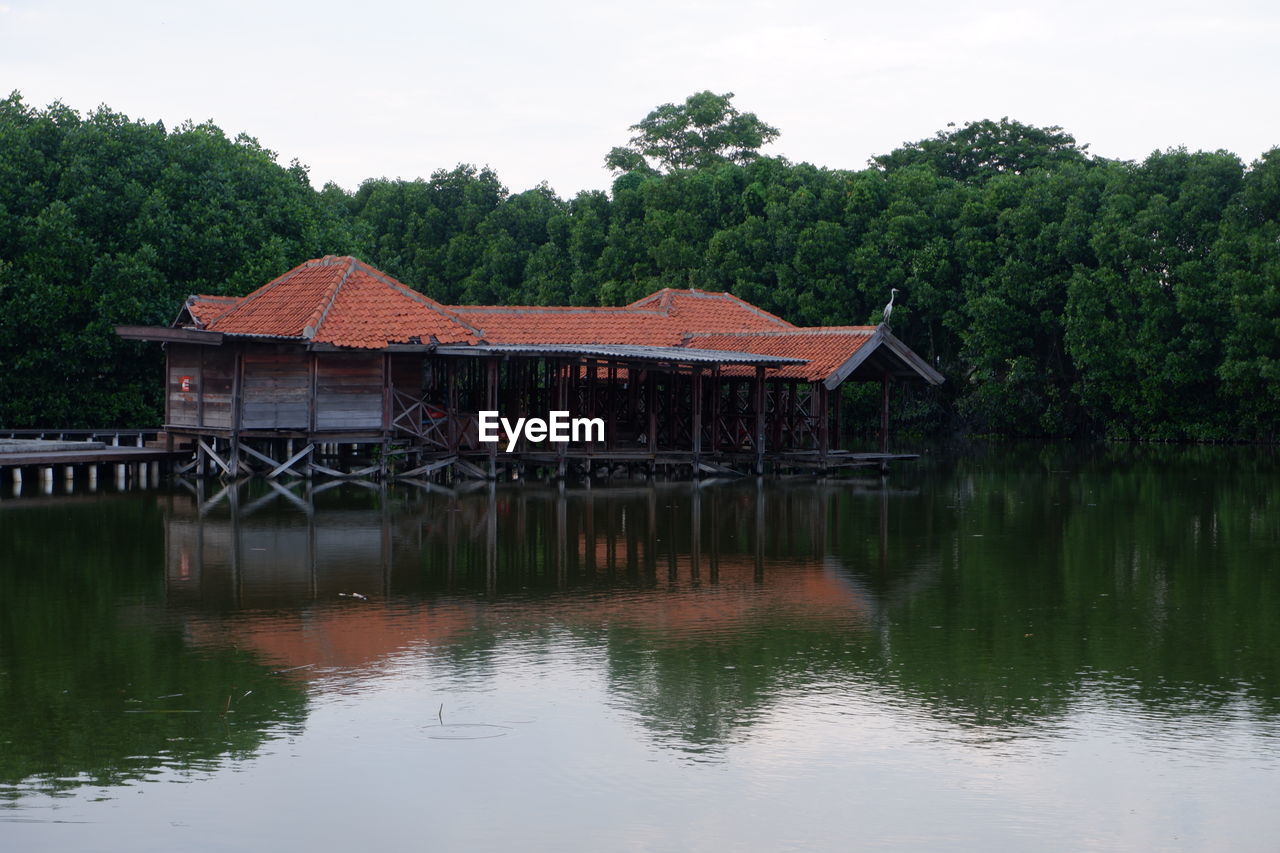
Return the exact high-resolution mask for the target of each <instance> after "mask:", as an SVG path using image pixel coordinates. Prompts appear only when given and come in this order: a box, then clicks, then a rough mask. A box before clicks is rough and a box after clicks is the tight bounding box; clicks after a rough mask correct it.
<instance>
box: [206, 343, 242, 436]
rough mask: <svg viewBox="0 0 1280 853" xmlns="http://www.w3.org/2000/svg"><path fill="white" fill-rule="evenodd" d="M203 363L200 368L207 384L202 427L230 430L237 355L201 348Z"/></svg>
mask: <svg viewBox="0 0 1280 853" xmlns="http://www.w3.org/2000/svg"><path fill="white" fill-rule="evenodd" d="M200 349H201V350H202V351H203V352H202V355H203V361H202V363H201V366H200V373H201V377H202V378H203V380H204V385H203V387H202V388H201V391H200V397H201V402H202V406H201V410H200V423H201V425H202V426H207V427H213V428H215V429H230V428H231V417H232V406H231V390H232V385H233V384H234V382H235V373H236V355H235V353H234V352H232V351H230V350H224V349H222V348H220V347H219V348H214V347H200Z"/></svg>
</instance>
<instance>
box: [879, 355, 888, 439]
mask: <svg viewBox="0 0 1280 853" xmlns="http://www.w3.org/2000/svg"><path fill="white" fill-rule="evenodd" d="M880 452H881V453H888V452H889V371H887V370H886V371H885V372H884V373H883V374H882V375H881V376H880Z"/></svg>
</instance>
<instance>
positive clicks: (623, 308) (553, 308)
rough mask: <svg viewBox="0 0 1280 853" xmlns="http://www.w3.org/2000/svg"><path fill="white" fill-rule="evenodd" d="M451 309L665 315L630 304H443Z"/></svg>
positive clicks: (464, 312)
mask: <svg viewBox="0 0 1280 853" xmlns="http://www.w3.org/2000/svg"><path fill="white" fill-rule="evenodd" d="M445 307H446V308H448V309H449V310H451V311H456V312H458V313H460V314H466V313H470V312H485V313H491V314H497V313H510V312H516V311H546V312H548V313H555V312H565V313H568V312H573V311H605V312H608V313H611V314H615V313H616V314H634V315H636V316H643V315H651V316H665V314H664V313H663V312H662V311H660V310H657V309H651V308H634V307H632V306H630V305H448V306H445Z"/></svg>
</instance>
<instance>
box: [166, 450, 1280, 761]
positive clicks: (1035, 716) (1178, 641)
mask: <svg viewBox="0 0 1280 853" xmlns="http://www.w3.org/2000/svg"><path fill="white" fill-rule="evenodd" d="M1249 458H1251V457H1250V456H1249V455H1248V454H1241V453H1239V452H1235V451H1230V450H1228V451H1215V452H1207V451H1204V450H1203V449H1193V450H1191V451H1185V450H1183V451H1170V450H1168V449H1151V450H1148V449H1139V450H1137V451H1134V450H1132V449H1128V448H1125V449H1123V450H1122V451H1103V452H1101V453H1093V454H1090V453H1084V452H1080V451H1075V450H1072V449H1070V448H1067V449H1047V450H1046V449H1045V448H1035V449H1032V450H1030V451H1022V450H1020V449H1016V448H1015V449H1011V450H1002V451H1000V452H999V453H995V454H986V453H983V452H977V453H972V454H968V455H964V456H960V457H957V458H955V459H954V460H952V461H950V462H947V463H945V464H940V465H936V466H933V467H924V466H921V467H920V468H918V469H903V470H902V471H901V472H898V473H895V476H894V478H893V480H892V484H893V485H892V486H890V487H888V488H886V487H884V486H883V484H882V483H881V482H880V481H879V480H878V479H877V480H872V481H868V482H861V483H859V482H853V483H848V482H844V483H837V484H825V485H824V484H817V483H813V482H805V481H790V482H770V483H768V484H766V486H765V487H764V488H763V489H762V490H761V489H757V486H756V484H755V483H752V482H746V483H743V482H737V483H725V484H719V485H711V486H704V487H701V488H699V487H697V486H693V485H689V484H679V485H677V484H660V485H659V486H657V487H656V488H652V489H650V488H646V487H630V486H628V487H607V488H595V489H591V490H587V489H570V490H567V491H564V492H561V491H558V490H556V489H555V488H553V487H546V486H537V485H533V484H525V485H511V486H503V487H501V488H496V489H493V490H490V489H489V488H488V487H481V488H479V489H477V490H475V491H472V492H469V493H467V492H463V493H433V492H417V491H402V490H393V491H391V492H387V493H385V494H383V495H379V494H378V493H376V492H361V493H359V496H358V497H356V498H352V497H349V496H344V495H335V494H334V493H329V494H326V495H322V496H319V497H318V498H317V499H316V501H315V503H314V504H312V505H311V508H310V509H309V510H307V511H305V512H304V511H302V510H301V509H299V508H298V507H295V506H292V505H287V504H285V503H284V502H283V501H281V502H279V503H278V504H277V505H276V506H274V507H273V506H264V507H261V508H259V509H257V510H255V511H254V512H253V513H251V514H250V515H249V516H248V517H243V518H238V517H237V516H234V515H233V514H232V513H231V512H230V510H229V508H228V507H227V506H225V505H224V506H219V507H216V508H214V510H213V511H212V512H209V513H207V514H206V515H205V516H204V519H203V521H200V520H199V515H198V513H197V512H196V511H195V510H194V509H193V508H191V507H188V508H186V509H182V508H179V507H175V509H174V511H173V513H172V515H171V520H170V525H169V544H168V546H167V547H168V550H169V553H170V560H171V562H170V568H169V593H170V601H171V602H172V603H174V604H180V603H181V602H183V601H186V600H188V599H189V600H190V602H191V604H192V606H194V607H196V608H197V609H198V610H199V611H200V612H202V613H206V614H207V613H209V612H210V609H211V607H212V605H213V604H214V603H216V604H217V607H231V608H235V607H257V606H263V605H267V604H271V605H288V606H294V607H296V606H297V605H299V604H302V605H305V606H307V607H312V608H314V609H313V611H311V612H310V613H309V616H308V618H307V621H306V627H307V631H308V632H309V635H310V636H312V637H313V638H314V637H321V638H323V642H321V641H320V640H316V641H314V643H313V645H312V646H306V645H304V644H301V642H300V641H299V643H298V644H297V645H296V646H294V647H290V646H289V643H290V642H292V641H289V640H288V638H287V636H286V635H282V634H281V633H280V632H279V631H275V632H274V633H273V634H272V639H271V640H270V642H271V643H274V644H275V645H274V646H272V647H271V649H270V650H269V653H270V655H271V657H272V659H273V660H277V661H280V662H281V663H282V665H283V664H284V663H307V662H310V661H311V660H313V659H314V656H315V654H317V653H318V651H319V649H320V646H321V645H323V646H325V647H326V648H330V649H338V648H342V649H343V652H342V653H343V654H344V655H345V657H344V658H342V659H341V660H340V661H338V662H339V663H344V662H345V663H350V664H353V665H354V664H358V663H360V662H363V661H369V660H374V659H377V658H378V657H380V656H385V655H388V654H391V653H393V652H395V651H398V650H400V649H403V648H405V647H406V646H408V645H409V644H411V643H413V642H415V641H416V640H421V639H426V640H428V641H430V643H431V645H432V648H433V651H432V655H433V658H432V659H433V661H434V662H438V663H439V665H441V666H447V667H452V668H454V669H455V670H456V672H457V674H458V677H459V678H460V679H465V678H467V677H477V675H476V674H477V673H483V672H485V670H486V669H487V668H488V667H490V666H492V665H493V660H494V659H495V657H496V656H497V655H498V654H499V653H500V651H501V649H502V647H503V645H504V644H505V643H508V642H510V641H513V640H518V641H519V642H520V643H521V644H522V645H523V646H524V647H525V648H530V647H539V645H540V644H541V645H544V646H545V647H546V649H547V653H548V654H555V652H556V650H557V648H561V647H562V646H561V645H560V644H563V643H564V642H565V641H566V640H565V638H566V637H569V638H572V640H573V641H574V642H576V643H579V644H581V645H582V646H583V647H587V648H598V649H601V650H602V651H603V654H604V657H605V660H606V662H607V664H606V665H607V667H608V673H609V678H610V687H611V689H612V690H613V692H614V694H615V696H616V697H617V699H616V701H617V702H618V703H620V704H621V705H622V706H624V707H627V708H629V709H631V710H633V711H634V712H635V714H636V716H637V718H638V719H639V720H640V721H641V723H642V724H643V725H645V726H646V727H648V728H650V729H651V730H652V731H654V732H655V733H656V736H657V737H659V739H660V740H662V741H663V742H672V743H678V744H684V745H685V746H687V747H690V748H698V749H701V748H706V747H715V746H716V745H719V744H723V743H726V742H728V741H731V740H732V739H733V738H734V737H736V736H738V734H737V733H739V732H741V731H742V730H743V727H744V726H749V725H750V723H751V721H753V720H756V719H758V718H760V716H761V715H762V714H764V713H767V711H768V710H769V709H770V708H772V707H774V706H775V704H776V703H778V702H779V701H782V700H783V699H784V697H787V696H792V695H797V694H800V693H803V692H805V691H812V690H819V689H822V690H833V691H855V692H859V693H862V694H864V695H865V693H866V691H874V692H876V693H882V694H884V695H886V696H889V697H891V698H892V701H894V702H901V703H904V704H906V705H907V706H909V707H913V708H917V709H921V710H924V711H925V712H927V713H929V714H931V715H934V716H937V717H939V718H942V719H944V720H946V721H948V722H949V723H951V724H953V725H956V726H958V727H960V728H959V729H958V731H963V730H965V729H972V730H974V731H976V732H979V733H981V732H983V731H989V732H991V733H992V734H993V735H994V736H1001V735H1005V734H1017V733H1019V732H1024V733H1025V732H1036V731H1041V730H1044V729H1045V727H1049V728H1052V727H1053V725H1054V724H1056V723H1057V722H1059V721H1061V720H1062V719H1063V718H1064V717H1065V716H1066V715H1067V714H1068V713H1069V712H1070V711H1071V710H1072V709H1073V708H1075V707H1076V706H1077V705H1079V704H1081V703H1090V702H1096V701H1098V700H1099V698H1100V697H1106V701H1111V702H1115V701H1123V702H1125V703H1131V704H1132V705H1133V707H1134V712H1135V713H1139V714H1143V715H1145V716H1147V717H1149V718H1153V719H1155V718H1162V719H1166V720H1173V721H1176V720H1177V719H1179V718H1181V717H1185V716H1187V715H1195V714H1200V713H1206V714H1218V713H1221V711H1222V709H1223V707H1224V706H1225V705H1227V704H1228V703H1233V702H1240V701H1243V702H1244V703H1245V704H1246V705H1247V706H1248V707H1250V708H1252V709H1253V712H1254V713H1257V714H1262V715H1266V716H1268V717H1270V716H1274V715H1275V714H1276V713H1277V711H1278V710H1280V700H1278V698H1277V696H1278V694H1280V679H1278V677H1277V676H1278V668H1280V664H1278V662H1277V657H1276V652H1275V650H1276V649H1278V648H1280V642H1277V641H1278V640H1280V637H1277V636H1275V634H1276V631H1277V629H1276V627H1275V624H1274V622H1273V621H1272V615H1273V614H1274V613H1276V612H1280V610H1278V609H1277V605H1280V600H1278V593H1280V590H1278V589H1277V581H1276V579H1275V577H1274V576H1273V575H1272V574H1271V573H1270V571H1269V567H1270V566H1271V565H1272V564H1276V563H1280V560H1277V559H1276V558H1277V557H1280V546H1278V543H1280V530H1278V529H1277V525H1278V524H1280V512H1278V510H1280V506H1278V504H1280V486H1278V485H1277V482H1276V480H1275V478H1274V476H1273V474H1272V473H1271V472H1272V471H1273V470H1274V466H1273V465H1272V467H1271V468H1268V467H1267V465H1268V464H1271V463H1268V462H1267V461H1266V460H1262V461H1254V462H1252V463H1249V462H1247V461H1242V460H1248V459H1249ZM254 500H257V498H252V499H251V498H249V497H248V496H246V499H245V501H244V502H243V504H242V507H243V506H244V505H252V503H253V501H254ZM353 501H354V502H353ZM282 509H285V510H286V511H281V510H282ZM237 518H238V520H237ZM197 535H199V536H201V537H202V538H203V539H202V541H203V545H201V546H200V547H201V548H202V549H203V551H201V553H202V555H203V556H202V557H201V559H200V560H195V561H194V562H193V561H192V560H190V559H189V560H188V562H187V569H186V570H185V571H186V574H185V576H183V577H178V574H177V573H176V571H175V569H174V563H173V560H174V559H175V556H176V554H177V553H178V551H176V550H175V549H176V548H180V546H181V543H183V542H186V543H188V545H191V543H194V542H195V541H196V540H195V538H193V537H195V536H197ZM216 542H222V543H224V544H223V545H216V544H215V545H210V543H216ZM291 542H292V543H304V546H303V548H302V550H301V551H300V552H299V551H298V549H297V548H294V547H293V545H290V544H289V543H291ZM329 542H340V543H341V544H342V548H337V547H336V546H334V545H330V544H326V543H329ZM232 543H233V544H234V547H231V544H232ZM306 543H309V544H306ZM307 548H310V550H309V551H308V550H307ZM343 549H345V550H343ZM286 551H288V552H289V553H295V554H296V553H302V554H303V555H304V557H303V558H302V559H299V560H295V562H294V563H289V562H288V559H285V558H284V554H285V552H286ZM307 554H310V555H311V556H305V555H307ZM188 556H189V557H190V552H189V554H188ZM290 559H292V558H290ZM211 567H212V568H211ZM282 567H285V568H282ZM290 567H291V568H290ZM286 568H287V571H288V572H289V573H291V574H287V573H286V572H285V569H286ZM273 573H274V574H273ZM345 590H353V591H362V592H367V593H370V594H374V595H375V596H379V597H381V596H389V597H391V599H392V600H393V601H394V602H395V607H393V608H387V607H383V606H382V605H381V604H380V603H379V602H377V601H375V602H373V603H372V605H371V606H369V607H366V608H362V609H351V608H344V609H341V610H339V611H334V610H331V609H328V608H327V607H319V606H316V605H314V604H311V602H317V601H318V602H321V603H323V602H328V601H331V600H333V599H334V597H335V596H336V595H337V593H338V592H339V591H345ZM212 609H215V610H216V609H217V608H212ZM239 622H240V623H243V620H239ZM300 624H301V623H300ZM240 630H241V631H243V630H244V626H243V624H241V628H240ZM239 636H240V637H241V638H243V637H244V634H243V633H242V634H240V635H239ZM352 637H359V638H360V640H359V642H358V643H357V642H355V641H354V640H351V639H349V638H352ZM260 639H261V642H262V643H263V644H266V643H268V640H267V639H266V638H260ZM344 644H345V645H344ZM249 645H250V646H252V645H253V644H252V643H249Z"/></svg>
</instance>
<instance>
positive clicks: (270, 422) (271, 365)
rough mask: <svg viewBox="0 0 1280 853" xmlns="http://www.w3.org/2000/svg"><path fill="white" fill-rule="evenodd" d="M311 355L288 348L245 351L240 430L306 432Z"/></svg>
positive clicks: (263, 348) (252, 348)
mask: <svg viewBox="0 0 1280 853" xmlns="http://www.w3.org/2000/svg"><path fill="white" fill-rule="evenodd" d="M310 358H311V354H310V353H308V352H306V351H304V350H298V349H293V348H290V347H285V346H281V347H274V346H262V347H246V348H245V349H244V355H243V380H242V386H241V389H240V394H241V402H240V405H241V407H242V411H241V417H240V427H241V428H242V429H306V428H307V421H308V416H309V414H310V399H309V398H310V395H311V365H310Z"/></svg>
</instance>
